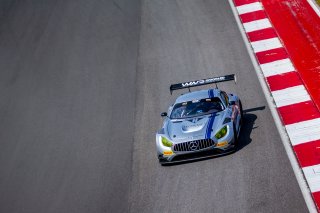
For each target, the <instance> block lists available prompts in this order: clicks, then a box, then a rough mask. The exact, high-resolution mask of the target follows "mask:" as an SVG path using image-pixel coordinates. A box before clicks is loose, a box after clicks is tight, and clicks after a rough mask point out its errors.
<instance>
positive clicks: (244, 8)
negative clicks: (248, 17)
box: [237, 2, 263, 15]
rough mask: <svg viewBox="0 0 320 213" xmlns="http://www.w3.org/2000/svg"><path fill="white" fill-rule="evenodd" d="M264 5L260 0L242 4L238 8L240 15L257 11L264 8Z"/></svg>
mask: <svg viewBox="0 0 320 213" xmlns="http://www.w3.org/2000/svg"><path fill="white" fill-rule="evenodd" d="M262 9H263V8H262V5H261V3H260V2H254V3H251V4H245V5H241V6H238V7H237V10H238V12H239V14H240V15H242V14H245V13H251V12H255V11H258V10H262Z"/></svg>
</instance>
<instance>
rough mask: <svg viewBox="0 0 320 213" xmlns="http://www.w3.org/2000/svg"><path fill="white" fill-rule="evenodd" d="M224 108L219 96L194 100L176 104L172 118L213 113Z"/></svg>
mask: <svg viewBox="0 0 320 213" xmlns="http://www.w3.org/2000/svg"><path fill="white" fill-rule="evenodd" d="M222 110H223V105H222V103H221V101H220V99H219V98H206V99H201V100H193V101H188V102H183V103H178V104H176V105H174V107H173V109H172V112H171V115H170V118H171V119H178V118H187V117H194V116H200V115H205V114H211V113H214V112H219V111H222Z"/></svg>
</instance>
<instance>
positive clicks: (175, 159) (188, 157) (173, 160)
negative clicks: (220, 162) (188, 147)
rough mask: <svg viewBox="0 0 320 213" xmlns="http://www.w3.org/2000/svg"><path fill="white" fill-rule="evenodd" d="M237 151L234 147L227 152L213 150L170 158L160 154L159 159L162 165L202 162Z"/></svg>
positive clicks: (226, 150) (175, 155)
mask: <svg viewBox="0 0 320 213" xmlns="http://www.w3.org/2000/svg"><path fill="white" fill-rule="evenodd" d="M235 150H236V149H235V147H234V146H233V145H232V146H229V147H228V149H225V150H223V149H216V148H213V149H209V150H204V151H197V152H189V153H184V154H180V153H179V154H174V155H172V156H170V157H168V156H164V155H162V154H160V155H158V159H159V163H160V164H174V163H181V162H187V161H194V160H201V159H206V158H210V157H218V156H222V155H227V154H230V153H233V152H235Z"/></svg>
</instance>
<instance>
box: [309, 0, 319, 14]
mask: <svg viewBox="0 0 320 213" xmlns="http://www.w3.org/2000/svg"><path fill="white" fill-rule="evenodd" d="M307 2H308V3H309V4H310V6H311V7H312V9H313V10H314V12H316V14H317V15H318V16H319V17H320V8H319V6H318V5H317V3H315V2H314V0H307Z"/></svg>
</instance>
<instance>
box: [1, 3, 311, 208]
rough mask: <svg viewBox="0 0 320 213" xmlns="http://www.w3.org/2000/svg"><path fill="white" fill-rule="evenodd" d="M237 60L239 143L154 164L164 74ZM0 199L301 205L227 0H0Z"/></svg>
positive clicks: (11, 203) (21, 204)
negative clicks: (232, 149) (226, 150)
mask: <svg viewBox="0 0 320 213" xmlns="http://www.w3.org/2000/svg"><path fill="white" fill-rule="evenodd" d="M231 73H236V74H237V77H238V82H237V84H236V85H235V84H233V83H232V82H228V83H223V84H221V85H220V86H219V87H220V88H221V89H223V90H226V91H227V92H236V93H237V94H238V95H239V96H240V97H241V98H242V103H243V106H244V109H245V112H246V113H245V125H244V127H243V131H242V132H241V136H240V150H239V151H238V152H236V153H234V154H231V155H227V156H224V157H219V158H212V159H208V160H203V161H197V162H192V163H186V164H179V165H174V166H165V167H163V166H160V165H159V164H158V162H157V158H156V152H155V132H156V131H157V129H158V128H159V127H160V126H161V122H162V119H161V117H160V113H161V112H162V111H165V110H166V109H167V106H168V105H169V104H171V102H172V101H173V100H174V98H175V97H176V96H177V95H178V94H180V93H182V92H183V91H177V92H174V94H173V95H172V96H171V95H170V92H169V85H170V84H171V83H177V82H183V81H188V80H196V79H201V78H207V77H212V76H219V75H223V74H231ZM0 97H1V98H0V120H1V122H0V212H12V213H15V212H59V213H60V212H68V213H69V212H76V213H81V212H129V211H130V212H307V208H306V205H305V203H304V199H303V197H302V194H301V192H300V189H299V186H298V184H297V181H296V179H295V176H294V173H293V171H292V168H291V166H290V163H289V160H288V158H287V155H286V153H285V150H284V148H283V145H282V142H281V140H280V137H279V134H278V132H277V129H276V127H275V125H274V121H273V119H272V116H271V113H270V111H269V109H268V106H267V103H266V100H265V98H264V95H263V92H262V90H261V87H260V85H259V82H258V79H257V77H256V74H255V71H254V68H253V66H252V62H251V61H250V59H249V56H248V53H247V51H246V49H245V46H244V43H243V41H242V38H241V36H240V32H239V29H238V28H237V25H236V22H235V19H234V17H233V15H232V12H231V9H230V6H229V4H228V2H227V1H221V0H202V1H195V0H161V1H159V0H142V1H141V2H140V1H139V0H114V1H111V0H110V1H103V0H90V1H86V0H77V1H75V0H52V1H15V0H2V1H0Z"/></svg>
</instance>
